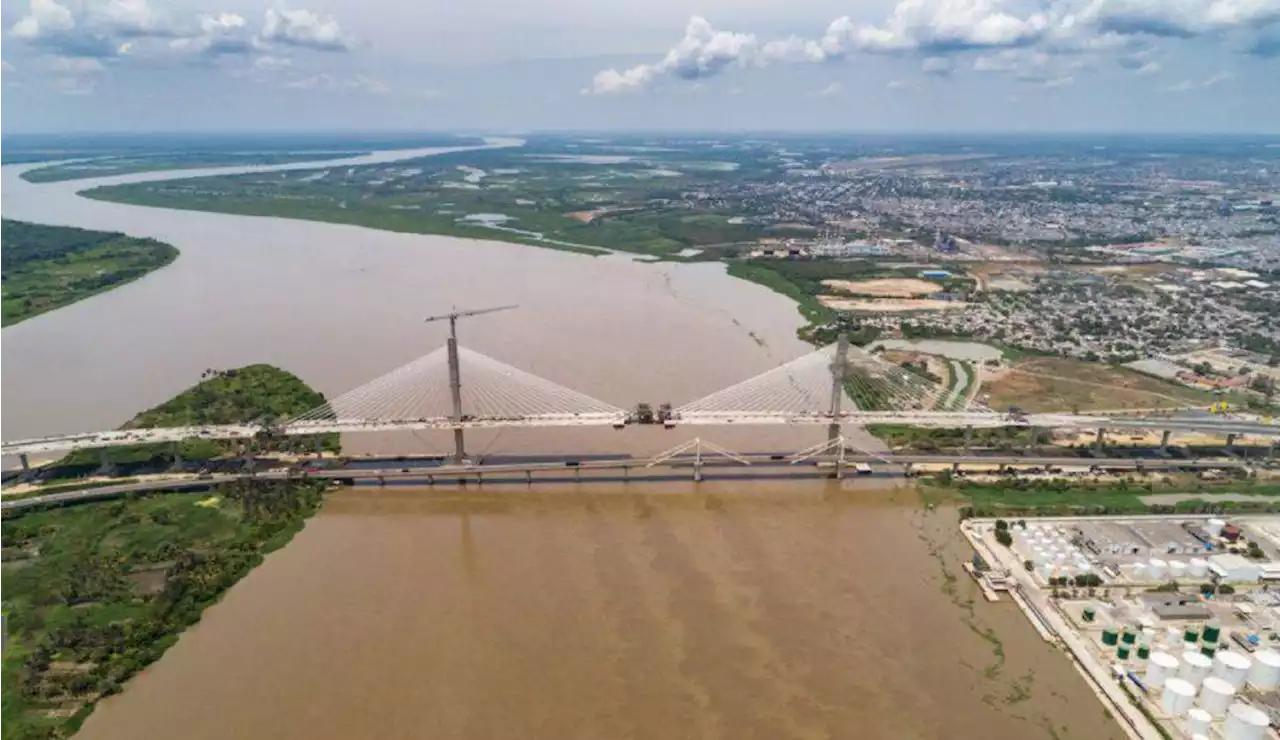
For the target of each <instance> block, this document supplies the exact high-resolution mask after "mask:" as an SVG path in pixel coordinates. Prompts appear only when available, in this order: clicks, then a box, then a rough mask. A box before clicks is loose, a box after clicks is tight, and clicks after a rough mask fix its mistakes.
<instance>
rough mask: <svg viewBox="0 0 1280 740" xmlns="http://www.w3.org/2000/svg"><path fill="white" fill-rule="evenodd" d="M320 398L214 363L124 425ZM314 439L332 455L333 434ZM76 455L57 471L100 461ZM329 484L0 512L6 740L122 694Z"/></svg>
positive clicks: (218, 417) (28, 735)
mask: <svg viewBox="0 0 1280 740" xmlns="http://www.w3.org/2000/svg"><path fill="white" fill-rule="evenodd" d="M323 401H324V397H323V396H322V395H321V394H319V393H318V392H316V391H314V390H313V389H311V388H310V387H308V386H307V385H306V384H305V383H303V382H302V381H301V380H299V379H298V378H297V377H296V376H294V375H292V374H290V373H287V372H285V371H283V370H280V369H278V368H275V367H272V366H270V365H250V366H248V367H244V368H238V369H235V370H227V371H223V372H217V371H212V370H210V371H207V372H206V373H205V377H204V378H203V379H202V380H201V382H200V383H198V384H197V385H195V386H193V387H192V388H190V389H188V390H186V391H184V392H182V393H180V394H178V395H177V396H175V397H174V398H173V399H171V400H169V401H167V402H165V403H163V404H161V405H160V406H157V407H155V408H153V409H150V410H147V411H144V412H142V413H140V414H138V415H137V416H136V417H134V419H133V420H131V421H130V422H129V424H128V425H126V426H127V427H129V428H138V427H142V426H169V425H185V424H193V423H230V422H236V421H249V420H253V419H272V418H280V417H283V416H288V415H292V414H296V413H301V412H302V411H306V410H308V409H310V408H312V407H314V406H316V405H318V404H320V403H323ZM315 441H316V440H315V439H314V438H312V439H299V440H292V439H286V440H281V439H276V438H273V437H271V436H270V435H263V436H261V437H260V438H254V439H252V440H245V441H244V442H242V443H240V444H247V445H252V446H254V447H256V448H258V449H281V448H286V447H288V446H290V445H293V444H314V443H315ZM320 442H321V443H322V444H323V446H324V448H325V449H327V450H330V451H336V450H337V449H338V438H337V435H325V436H324V437H323V438H321V440H320ZM236 445H237V442H214V441H210V440H192V441H190V442H189V443H182V445H178V446H177V447H178V449H180V450H182V452H183V454H185V455H188V456H189V458H190V459H200V456H204V458H205V459H212V458H215V457H218V456H222V455H227V454H231V453H233V452H234V450H233V448H234V447H235V446H236ZM173 449H174V446H173V445H140V446H137V447H132V448H122V449H120V450H113V451H112V453H111V454H110V455H109V456H108V460H110V461H112V462H117V463H119V464H120V466H121V467H122V468H123V467H135V468H136V467H143V466H147V465H154V464H155V463H156V462H157V461H161V462H163V461H165V460H166V459H167V457H166V456H169V455H171V454H172V451H173ZM83 456H84V457H87V458H88V460H85V461H82V460H76V459H74V458H76V457H77V455H75V454H73V455H71V456H69V458H70V459H68V460H64V461H61V462H60V463H58V464H57V468H58V469H61V470H63V471H70V472H72V473H74V472H75V471H77V470H78V469H79V468H83V467H86V466H90V467H91V466H96V465H97V464H98V458H97V455H96V454H95V453H92V452H89V453H85V454H84V455H83ZM125 480H127V479H125ZM122 482H123V481H122ZM91 485H92V484H91ZM50 490H52V489H50ZM327 490H328V486H327V485H326V484H324V483H321V482H317V481H287V482H286V481H275V482H271V481H267V482H264V481H243V482H238V483H235V484H227V485H222V486H218V487H216V488H214V489H213V490H212V491H210V492H209V493H207V494H192V493H177V492H155V493H147V494H133V495H129V496H126V497H124V498H121V499H115V500H112V501H94V502H85V503H74V504H69V505H65V506H57V505H51V506H49V507H37V508H35V509H31V510H15V511H10V512H6V513H5V516H4V518H3V522H0V527H2V529H3V541H4V549H3V571H2V573H3V576H2V578H3V584H2V586H3V594H4V604H3V608H4V618H5V629H6V641H7V642H6V645H5V649H4V657H3V689H2V691H3V694H2V701H3V711H4V720H5V721H4V725H3V733H2V737H3V738H4V740H37V739H38V740H45V739H49V738H66V737H70V736H71V735H72V734H74V733H75V731H76V730H77V729H78V728H79V727H80V724H81V723H82V722H83V721H84V720H85V718H87V717H88V716H89V714H90V713H91V712H92V711H93V707H94V705H95V703H96V702H97V700H98V699H100V698H102V697H104V696H110V695H112V694H114V693H117V692H119V691H120V690H121V688H122V687H123V685H124V684H125V683H126V682H127V681H128V680H129V678H130V677H132V676H134V675H135V674H137V673H138V672H139V671H141V670H143V669H144V668H146V667H147V666H148V665H150V664H151V663H152V662H154V661H155V660H157V659H158V658H159V657H160V656H161V655H163V654H164V652H165V650H167V649H168V648H169V647H170V646H171V645H173V644H174V643H175V642H177V640H178V637H179V635H180V634H181V633H182V632H183V631H184V630H185V629H187V628H188V627H189V626H191V625H192V624H194V623H196V622H198V621H199V620H200V617H201V614H202V613H203V611H204V609H205V608H207V607H208V606H210V605H212V604H214V603H216V602H217V601H218V600H219V599H220V598H221V596H222V594H223V593H225V592H226V590H227V589H228V588H230V587H231V586H232V585H234V584H235V583H236V582H237V581H239V580H240V579H241V578H243V577H244V576H245V575H247V574H248V573H249V572H250V571H251V570H252V569H253V568H254V567H256V566H257V565H258V564H259V563H261V562H262V560H263V558H264V557H265V556H266V555H267V554H268V553H270V552H272V551H274V550H276V549H278V548H280V547H282V546H284V545H285V544H286V543H288V542H289V540H290V539H291V538H292V537H293V535H294V534H295V533H297V532H298V531H299V530H301V529H302V527H303V525H304V524H305V522H306V520H307V519H308V517H310V516H311V515H312V514H313V513H315V512H316V511H317V510H318V508H319V507H320V505H321V503H322V502H323V500H324V496H325V492H326V491H327Z"/></svg>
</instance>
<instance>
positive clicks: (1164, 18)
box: [1081, 0, 1280, 38]
mask: <svg viewBox="0 0 1280 740" xmlns="http://www.w3.org/2000/svg"><path fill="white" fill-rule="evenodd" d="M1081 18H1082V19H1083V20H1084V21H1085V22H1087V23H1089V24H1091V25H1093V26H1095V27H1097V28H1099V29H1102V30H1104V31H1113V32H1116V33H1120V34H1125V35H1144V36H1158V37H1166V38H1192V37H1196V36H1202V35H1205V34H1210V33H1217V32H1220V31H1227V30H1232V29H1244V28H1249V29H1258V28H1263V27H1266V26H1270V25H1273V24H1276V23H1280V0H1092V1H1091V2H1090V3H1089V5H1088V6H1087V7H1086V8H1085V9H1084V10H1083V12H1082V13H1081Z"/></svg>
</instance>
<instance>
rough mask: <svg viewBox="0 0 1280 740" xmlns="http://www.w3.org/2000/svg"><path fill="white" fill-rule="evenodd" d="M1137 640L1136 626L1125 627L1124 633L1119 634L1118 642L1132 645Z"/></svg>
mask: <svg viewBox="0 0 1280 740" xmlns="http://www.w3.org/2000/svg"><path fill="white" fill-rule="evenodd" d="M1137 640H1138V631H1137V628H1136V627H1132V626H1130V627H1125V628H1124V634H1123V635H1121V636H1120V642H1123V643H1124V644H1126V645H1132V644H1133V643H1134V642H1136V641H1137Z"/></svg>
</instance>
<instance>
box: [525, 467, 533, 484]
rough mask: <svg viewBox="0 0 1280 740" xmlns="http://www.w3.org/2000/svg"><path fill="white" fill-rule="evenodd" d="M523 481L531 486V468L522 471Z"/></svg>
mask: <svg viewBox="0 0 1280 740" xmlns="http://www.w3.org/2000/svg"><path fill="white" fill-rule="evenodd" d="M524 482H525V483H526V484H528V485H530V486H532V485H533V471H532V470H525V471H524Z"/></svg>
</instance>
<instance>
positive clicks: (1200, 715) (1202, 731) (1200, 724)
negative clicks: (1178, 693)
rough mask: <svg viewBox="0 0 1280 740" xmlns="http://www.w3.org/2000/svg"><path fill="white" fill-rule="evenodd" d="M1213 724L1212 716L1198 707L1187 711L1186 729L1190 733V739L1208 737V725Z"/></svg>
mask: <svg viewBox="0 0 1280 740" xmlns="http://www.w3.org/2000/svg"><path fill="white" fill-rule="evenodd" d="M1212 722H1213V715H1212V714H1209V713H1208V712H1206V711H1205V710H1203V709H1201V708H1200V707H1192V708H1191V709H1189V710H1187V729H1188V730H1190V731H1191V737H1192V738H1195V737H1196V736H1197V735H1200V736H1203V737H1208V736H1209V724H1210V723H1212Z"/></svg>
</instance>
